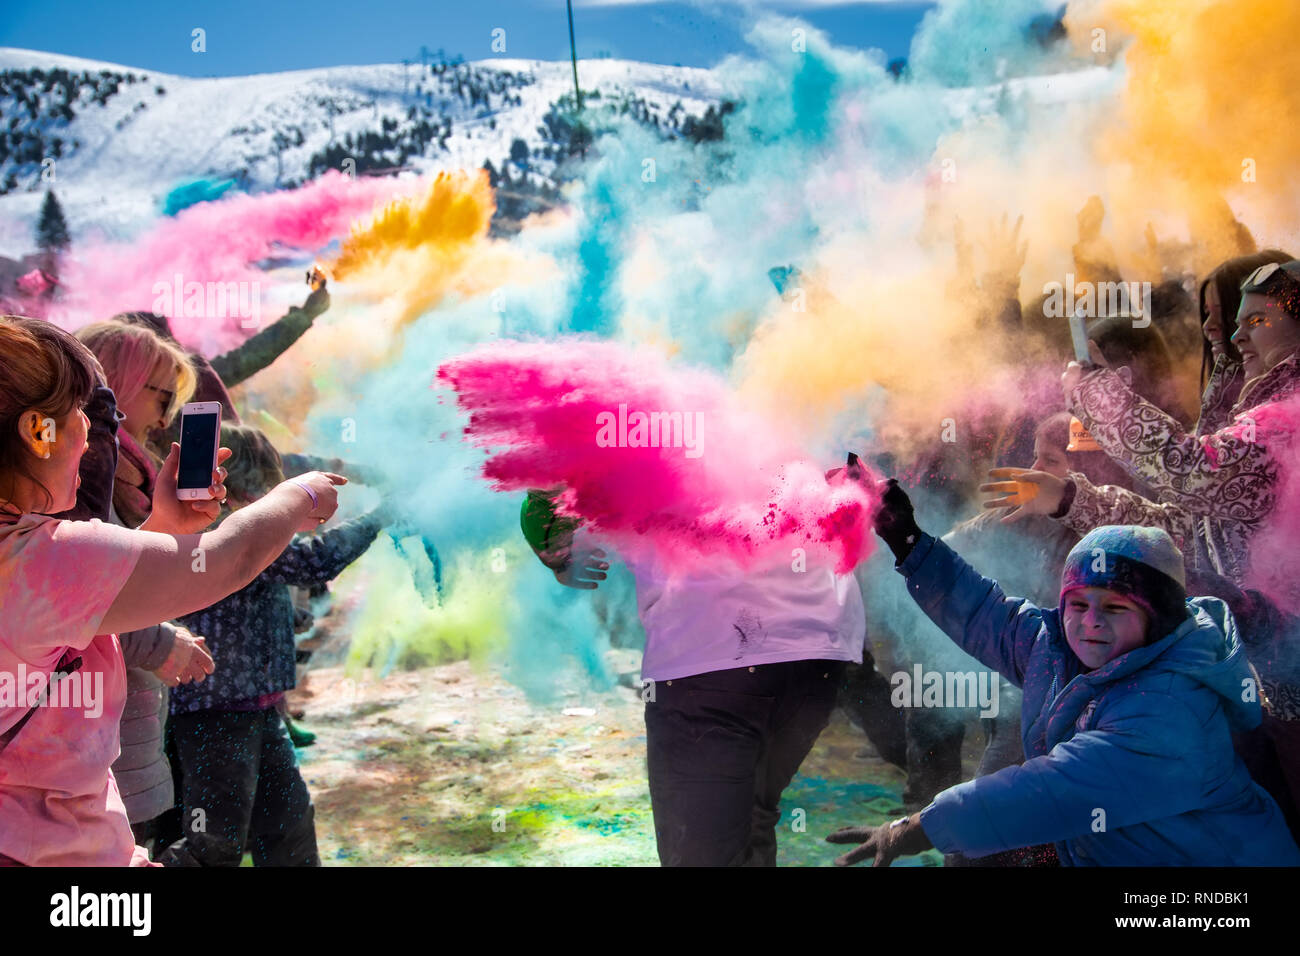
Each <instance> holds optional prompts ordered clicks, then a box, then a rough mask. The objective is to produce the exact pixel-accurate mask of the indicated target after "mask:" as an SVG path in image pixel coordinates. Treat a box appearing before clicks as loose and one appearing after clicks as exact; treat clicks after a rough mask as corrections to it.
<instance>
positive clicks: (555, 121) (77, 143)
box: [0, 48, 721, 258]
mask: <svg viewBox="0 0 1300 956" xmlns="http://www.w3.org/2000/svg"><path fill="white" fill-rule="evenodd" d="M37 71H39V72H37ZM579 74H580V77H581V80H582V84H583V97H584V105H586V106H588V107H589V108H592V107H599V108H600V109H604V110H613V111H617V112H623V113H628V114H631V115H633V116H635V117H636V118H638V119H639V120H640V121H642V122H643V123H646V124H647V125H651V126H654V127H657V128H659V129H660V131H661V132H662V133H663V135H665V136H676V135H689V134H690V132H691V130H692V129H698V128H700V126H699V124H700V123H701V122H703V121H704V120H705V117H706V114H707V115H711V114H709V109H710V107H715V106H716V104H717V103H718V102H719V100H720V98H721V91H720V87H719V85H718V83H717V81H716V80H715V78H714V76H713V74H712V73H711V72H710V71H708V70H699V69H687V68H682V67H666V66H657V65H653V64H647V63H634V62H627V61H620V60H586V61H582V62H580V63H579ZM572 93H573V76H572V68H571V66H570V64H568V63H564V62H560V63H548V62H541V61H531V60H507V59H498V60H484V61H479V62H474V63H465V62H461V61H459V60H456V61H450V62H439V63H433V64H430V65H429V66H421V65H419V64H411V65H402V64H386V65H378V66H347V67H331V68H327V69H316V70H299V71H294V72H287V73H267V74H261V75H256V76H241V77H220V78H201V79H195V78H190V77H182V76H174V75H170V74H163V73H157V72H153V71H145V70H141V69H139V68H135V67H129V66H123V65H120V64H115V63H107V62H101V61H96V60H85V59H81V58H79V57H72V56H62V55H57V54H50V53H40V52H35V51H28V50H18V49H12V48H0V190H3V191H4V194H3V195H0V255H5V256H11V257H15V258H16V257H17V256H18V255H20V254H21V253H24V252H28V251H30V249H31V246H32V231H33V226H34V223H35V221H36V216H37V213H38V211H39V207H40V202H41V200H42V197H43V193H44V191H45V189H46V188H53V189H55V190H56V191H57V194H58V196H59V199H60V201H61V202H62V204H63V207H64V209H65V211H66V214H67V218H68V222H69V224H70V225H71V227H72V231H73V235H74V238H79V237H83V236H86V235H93V234H96V233H99V234H104V235H107V236H111V237H115V238H125V237H127V236H130V235H131V234H133V233H134V232H135V231H136V230H137V229H138V228H140V226H142V225H143V224H144V223H145V222H146V221H147V220H148V219H149V218H151V217H152V216H155V215H157V213H158V212H159V211H160V210H161V208H162V204H163V202H164V199H165V198H166V197H167V195H168V194H169V193H170V192H171V191H172V190H173V189H174V188H176V187H177V186H179V185H181V184H183V183H186V182H191V181H194V180H196V179H210V180H227V179H230V180H234V181H235V184H236V186H237V187H238V188H240V189H244V190H247V191H253V192H256V191H263V190H267V189H272V188H276V187H281V186H289V185H293V184H295V183H299V182H302V181H304V180H305V179H309V178H311V177H312V176H314V175H317V174H319V173H320V172H321V171H323V170H324V169H326V168H331V167H332V168H342V163H343V161H344V160H346V159H349V158H350V159H352V160H353V161H354V162H355V163H356V167H355V169H356V172H357V173H358V174H365V173H367V172H374V171H378V170H382V169H393V168H409V169H414V170H418V171H422V172H424V171H437V170H441V169H459V168H478V167H481V166H483V165H484V163H485V162H488V163H491V165H492V168H493V170H494V171H503V172H505V173H506V175H507V176H508V177H509V182H510V183H511V184H513V185H514V186H515V188H516V189H517V190H518V191H523V192H526V193H528V194H530V195H539V194H540V195H545V194H547V193H553V191H554V188H555V186H556V182H557V180H558V179H559V178H560V173H559V171H558V170H559V167H560V165H561V164H562V162H563V160H564V159H565V157H566V156H567V155H568V152H569V151H570V150H571V149H572V148H575V147H576V145H581V144H580V143H576V142H575V131H574V130H573V128H572V127H571V124H569V123H568V122H567V121H566V114H568V113H570V112H571V109H572V105H571V104H572ZM517 141H518V142H517ZM520 143H522V145H520ZM512 157H513V158H512ZM49 160H52V161H53V162H52V164H51V163H50V162H49ZM47 170H48V171H47ZM43 175H44V176H45V177H46V178H45V179H43V178H42V177H43ZM51 175H52V176H53V181H52V182H51V181H50V180H49V179H48V177H49V176H51ZM503 191H504V192H507V193H509V192H510V187H506V188H505V189H504V190H503ZM508 198H509V197H508V196H507V199H508Z"/></svg>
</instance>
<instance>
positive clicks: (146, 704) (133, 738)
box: [109, 432, 176, 823]
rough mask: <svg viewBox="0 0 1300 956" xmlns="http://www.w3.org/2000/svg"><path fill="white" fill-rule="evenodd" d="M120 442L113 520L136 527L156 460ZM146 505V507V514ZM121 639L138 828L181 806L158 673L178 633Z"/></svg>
mask: <svg viewBox="0 0 1300 956" xmlns="http://www.w3.org/2000/svg"><path fill="white" fill-rule="evenodd" d="M119 440H120V441H121V443H122V454H121V455H120V456H119V458H118V463H117V477H116V480H115V483H114V491H113V507H112V509H111V511H110V513H109V519H110V520H111V521H113V523H115V524H120V525H122V526H123V527H127V528H134V527H138V526H139V525H140V523H141V522H142V521H144V519H145V518H147V517H148V516H149V511H150V509H151V507H152V504H153V487H154V481H155V479H156V477H157V472H156V471H155V470H153V468H152V466H153V464H154V462H155V459H154V458H153V456H152V455H151V454H150V453H149V452H147V451H142V450H141V449H140V447H139V446H138V445H137V444H136V443H135V442H134V441H133V440H132V439H131V436H130V435H127V434H126V433H125V432H123V433H122V434H121V435H120V436H119ZM137 456H140V457H137ZM133 462H143V463H144V467H137V466H136V465H134V464H133ZM141 502H144V503H145V506H144V510H143V511H141V510H140V503H141ZM119 503H121V507H123V508H126V509H127V511H128V513H129V514H130V515H131V518H130V519H129V520H128V519H125V518H124V516H123V514H122V512H121V511H120V510H119ZM118 640H119V641H120V642H121V644H122V659H123V660H124V661H125V662H126V693H127V697H126V706H125V708H124V709H123V711H122V722H121V735H122V752H121V754H120V755H119V756H118V758H117V760H115V761H114V762H113V776H114V777H116V778H117V781H118V789H120V790H121V792H122V801H123V802H124V803H125V804H126V815H127V818H128V819H129V820H130V821H131V822H132V823H143V822H145V821H147V820H152V819H153V818H154V817H156V816H158V814H160V813H163V812H164V811H166V810H168V809H170V808H171V806H172V805H173V803H174V802H175V801H174V796H175V795H174V793H173V791H172V774H171V764H170V762H169V761H168V760H167V756H166V754H164V753H163V725H164V724H166V722H167V685H166V684H164V683H163V682H162V681H161V680H159V679H158V677H157V675H155V674H153V673H152V672H153V671H154V670H155V669H156V668H158V667H161V666H162V663H163V661H165V660H166V659H167V655H168V654H170V653H171V650H172V645H173V644H174V643H175V640H176V630H175V628H173V627H172V626H171V625H170V624H158V625H155V626H153V627H146V628H143V629H142V630H139V631H129V632H127V633H125V634H120V635H118Z"/></svg>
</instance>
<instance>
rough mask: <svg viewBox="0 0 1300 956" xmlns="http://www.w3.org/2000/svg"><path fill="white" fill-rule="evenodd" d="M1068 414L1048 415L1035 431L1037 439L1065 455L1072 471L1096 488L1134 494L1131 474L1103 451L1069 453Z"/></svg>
mask: <svg viewBox="0 0 1300 956" xmlns="http://www.w3.org/2000/svg"><path fill="white" fill-rule="evenodd" d="M1072 417H1073V416H1071V415H1070V413H1069V412H1056V413H1054V414H1052V415H1048V416H1047V417H1046V418H1044V419H1043V420H1042V421H1040V422H1039V423H1038V425H1037V427H1035V428H1034V438H1035V439H1038V438H1042V439H1043V441H1045V442H1050V443H1051V444H1052V447H1054V448H1059V449H1060V450H1061V451H1062V452H1063V453H1064V454H1065V460H1066V463H1067V464H1068V466H1069V469H1070V471H1076V472H1078V473H1079V474H1081V475H1083V477H1085V478H1087V479H1088V481H1090V482H1091V483H1092V484H1094V485H1118V486H1119V487H1121V488H1127V489H1129V490H1132V488H1133V480H1132V479H1131V478H1130V477H1129V476H1128V473H1127V472H1126V471H1124V469H1123V468H1122V467H1121V466H1120V464H1119V463H1118V462H1117V461H1115V460H1113V459H1112V458H1111V457H1110V456H1109V455H1107V454H1106V453H1105V452H1104V451H1066V447H1067V446H1068V445H1069V444H1070V419H1071V418H1072Z"/></svg>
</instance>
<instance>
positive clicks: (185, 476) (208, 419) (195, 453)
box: [176, 402, 221, 501]
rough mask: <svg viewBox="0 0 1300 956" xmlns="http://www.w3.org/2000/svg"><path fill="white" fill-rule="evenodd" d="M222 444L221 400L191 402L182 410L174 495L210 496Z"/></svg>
mask: <svg viewBox="0 0 1300 956" xmlns="http://www.w3.org/2000/svg"><path fill="white" fill-rule="evenodd" d="M220 445H221V403H220V402H190V403H189V404H188V405H186V406H185V407H184V408H182V409H181V464H180V468H179V470H178V471H177V473H176V497H177V498H180V499H182V500H184V499H189V500H192V501H193V500H204V499H208V498H211V497H212V492H211V491H210V490H209V489H210V488H211V487H212V472H213V471H215V470H216V467H217V449H218V448H219V447H220Z"/></svg>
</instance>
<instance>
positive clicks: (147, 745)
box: [113, 623, 176, 824]
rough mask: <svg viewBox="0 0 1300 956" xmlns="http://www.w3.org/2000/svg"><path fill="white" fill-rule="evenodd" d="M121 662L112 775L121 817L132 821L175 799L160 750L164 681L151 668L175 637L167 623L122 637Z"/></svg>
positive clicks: (145, 817) (164, 718)
mask: <svg viewBox="0 0 1300 956" xmlns="http://www.w3.org/2000/svg"><path fill="white" fill-rule="evenodd" d="M118 640H120V641H121V643H122V659H123V660H124V661H125V662H126V668H127V670H126V706H125V708H124V709H123V710H122V725H121V735H122V753H121V755H120V756H119V757H118V758H117V760H115V761H114V762H113V776H114V778H116V780H117V789H118V790H119V791H121V794H122V802H123V803H125V804H126V815H127V819H129V820H130V821H131V822H132V823H133V824H134V823H144V822H145V821H147V820H152V819H153V818H154V817H156V816H158V815H159V814H161V813H165V812H166V811H167V810H170V809H171V808H172V806H173V805H174V803H175V796H176V795H175V792H174V790H173V786H172V771H171V764H170V762H169V761H168V760H167V757H166V755H165V753H164V752H163V728H164V725H165V724H166V723H167V685H166V684H164V683H163V682H162V681H160V680H159V679H158V678H157V677H156V676H155V675H154V674H153V673H152V672H153V671H154V670H156V669H157V668H159V667H161V666H162V664H163V661H165V660H167V655H168V654H170V653H171V650H172V645H173V644H174V643H175V641H176V628H175V626H174V625H172V624H169V623H163V624H157V625H155V626H153V627H146V628H144V629H143V630H139V631H131V632H130V633H129V634H123V635H121V636H120V637H119V638H118Z"/></svg>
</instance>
